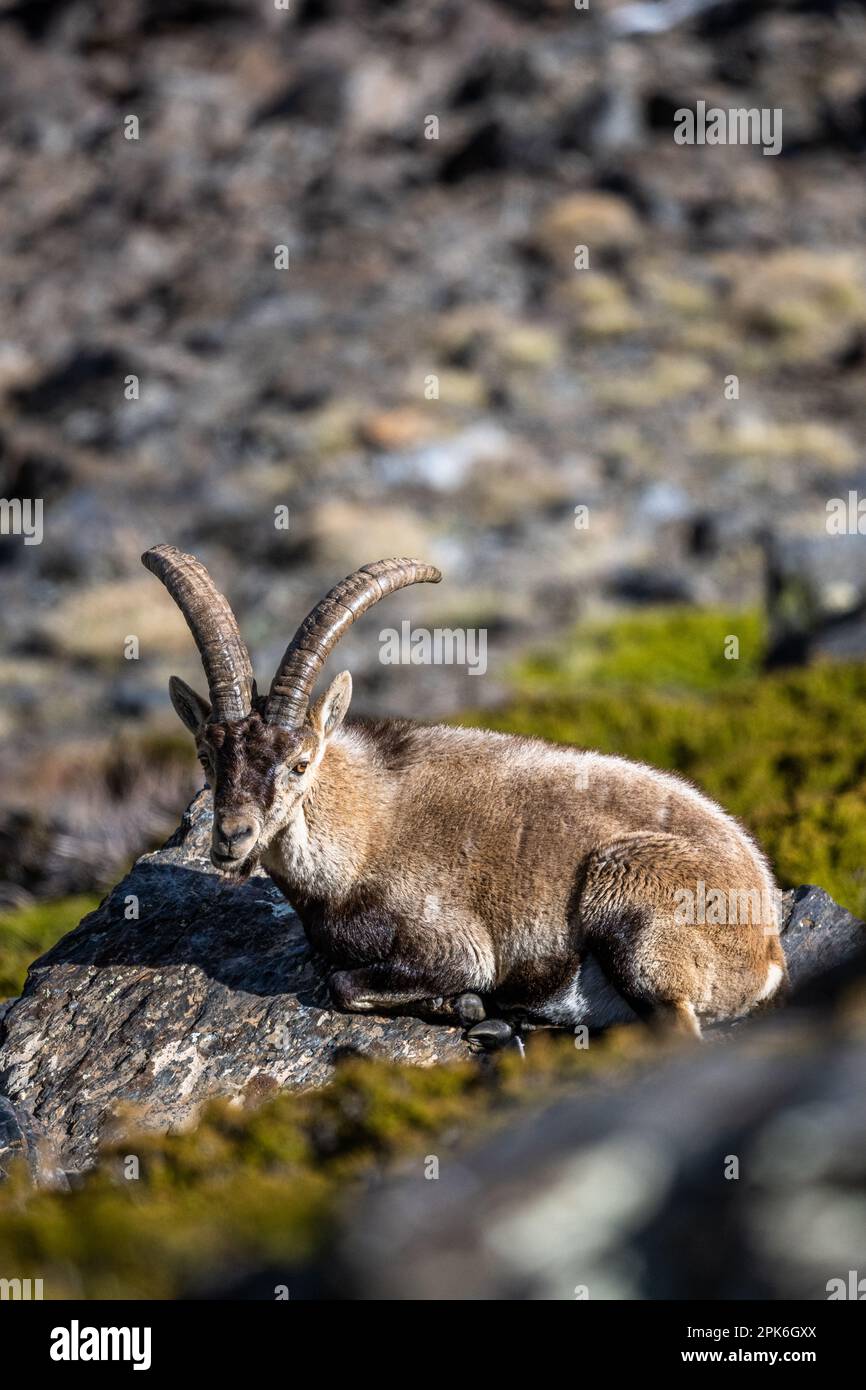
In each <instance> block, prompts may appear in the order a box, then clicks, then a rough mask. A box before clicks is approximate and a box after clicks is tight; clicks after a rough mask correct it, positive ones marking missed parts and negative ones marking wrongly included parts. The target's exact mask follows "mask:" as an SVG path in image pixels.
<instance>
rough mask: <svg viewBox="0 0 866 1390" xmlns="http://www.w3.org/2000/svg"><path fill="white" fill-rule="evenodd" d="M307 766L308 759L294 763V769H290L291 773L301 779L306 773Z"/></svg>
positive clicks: (308, 763)
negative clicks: (294, 773)
mask: <svg viewBox="0 0 866 1390" xmlns="http://www.w3.org/2000/svg"><path fill="white" fill-rule="evenodd" d="M309 766H310V760H309V758H303V759H302V760H301V762H299V763H295V765H294V767H293V768H292V772H296V773H297V775H298V776H299V777H303V775H304V773H305V772H306V770H307V768H308V767H309Z"/></svg>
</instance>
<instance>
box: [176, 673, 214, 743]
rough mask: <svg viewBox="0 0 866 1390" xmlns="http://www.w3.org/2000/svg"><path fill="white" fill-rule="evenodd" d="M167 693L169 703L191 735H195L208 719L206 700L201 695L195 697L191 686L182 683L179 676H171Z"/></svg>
mask: <svg viewBox="0 0 866 1390" xmlns="http://www.w3.org/2000/svg"><path fill="white" fill-rule="evenodd" d="M168 693H169V695H170V696H171V703H172V704H173V705H174V707H175V709H176V711H177V713H178V714H179V715H180V717H181V719H182V720H183V722H184V724H185V725H186V727H187V728H188V729H189V731H190V733H191V734H197V733H198V731H199V729H200V728H201V727H202V725H203V724H204V723H205V722H206V721H207V720H208V719H209V718H210V705H209V704H208V702H207V700H203V699H202V697H201V695H197V694H196V693H195V691H194V690H193V688H192V686H191V685H187V683H186V681H182V680H181V678H180V676H172V677H171V679H170V680H169V683H168Z"/></svg>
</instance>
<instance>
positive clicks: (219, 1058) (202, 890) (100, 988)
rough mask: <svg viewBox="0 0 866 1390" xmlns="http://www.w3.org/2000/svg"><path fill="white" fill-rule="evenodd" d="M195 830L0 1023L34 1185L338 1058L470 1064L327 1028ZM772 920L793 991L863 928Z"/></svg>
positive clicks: (311, 976) (142, 863)
mask: <svg viewBox="0 0 866 1390" xmlns="http://www.w3.org/2000/svg"><path fill="white" fill-rule="evenodd" d="M210 826H211V810H210V796H209V794H208V793H204V792H202V793H200V794H199V795H198V796H197V797H196V798H195V800H194V801H193V802H192V804H191V806H190V807H189V809H188V811H187V812H186V814H185V816H184V818H183V822H182V824H181V826H180V828H179V829H178V831H177V832H176V834H175V835H174V836H172V838H171V839H170V840H169V841H168V843H167V844H166V845H165V847H164V848H163V849H161V850H158V851H157V852H156V853H153V854H147V855H144V856H143V857H142V858H141V859H139V860H138V862H137V863H136V864H135V865H134V867H133V868H132V870H131V871H130V873H129V874H128V875H127V876H126V878H125V879H123V880H122V882H121V883H119V884H118V885H117V887H116V888H115V889H114V890H113V891H112V892H111V893H110V894H109V896H108V897H107V898H106V899H105V901H104V902H103V903H102V904H101V905H100V907H99V908H98V909H97V910H96V911H95V912H93V913H91V914H90V915H89V916H88V917H85V918H84V920H83V921H82V922H81V923H80V925H79V926H78V927H76V929H75V930H74V931H72V932H70V933H69V935H68V936H65V937H64V938H63V939H62V940H61V941H59V942H58V943H57V944H56V945H55V946H54V947H53V948H52V949H51V950H50V951H48V952H47V953H46V955H44V956H42V957H41V958H40V959H39V960H37V961H36V962H35V963H34V964H33V965H32V966H31V968H30V972H29V975H28V978H27V983H26V986H25V989H24V993H23V995H22V996H21V998H20V999H17V1000H15V1001H13V1002H12V1003H11V1005H7V1006H6V1007H5V1009H4V1011H3V1013H2V1014H0V1095H3V1096H5V1097H6V1098H7V1101H8V1106H9V1107H10V1109H9V1111H8V1112H4V1113H7V1128H8V1131H9V1133H10V1134H12V1133H13V1126H12V1120H11V1119H10V1118H8V1116H9V1115H10V1114H11V1113H12V1111H14V1115H15V1116H16V1117H17V1118H16V1121H15V1123H16V1124H17V1126H18V1131H20V1133H18V1137H17V1138H16V1137H14V1136H13V1138H12V1139H10V1140H9V1142H8V1144H7V1148H9V1150H10V1151H11V1148H12V1146H13V1144H14V1145H15V1146H17V1151H19V1152H26V1153H27V1154H28V1155H31V1168H32V1169H33V1171H34V1172H37V1175H41V1174H45V1173H53V1172H56V1171H58V1169H59V1170H62V1171H63V1172H66V1173H74V1172H79V1171H82V1170H84V1169H85V1168H87V1167H88V1166H90V1165H91V1164H92V1163H93V1161H94V1159H95V1156H96V1152H97V1149H98V1146H99V1143H100V1140H101V1139H102V1138H107V1137H110V1136H112V1135H114V1134H117V1133H120V1132H123V1126H128V1125H130V1124H136V1125H143V1126H145V1127H147V1128H154V1129H158V1130H162V1131H167V1130H169V1129H171V1128H176V1127H183V1126H185V1125H188V1124H190V1123H192V1122H193V1121H194V1120H195V1116H196V1113H197V1111H198V1109H199V1107H200V1105H201V1104H202V1102H203V1101H205V1100H208V1099H209V1098H211V1097H216V1096H222V1097H229V1098H231V1099H235V1100H237V1101H239V1102H245V1103H246V1102H256V1101H258V1100H261V1099H264V1098H266V1097H267V1096H269V1095H270V1094H272V1093H273V1092H275V1091H277V1090H304V1089H309V1088H312V1087H317V1086H322V1085H324V1084H325V1083H326V1082H327V1081H328V1080H329V1079H330V1078H331V1076H332V1075H333V1071H334V1067H335V1063H336V1062H337V1060H338V1059H339V1057H340V1055H341V1054H343V1055H346V1054H351V1053H354V1054H356V1055H357V1054H365V1055H373V1056H378V1057H381V1058H384V1059H387V1060H390V1061H395V1062H409V1063H416V1064H418V1065H422V1066H428V1065H431V1064H433V1063H436V1062H440V1061H448V1060H451V1059H455V1058H465V1057H468V1056H469V1055H470V1054H469V1051H468V1048H467V1045H466V1043H465V1041H464V1040H463V1037H462V1034H461V1032H460V1031H459V1030H458V1029H455V1028H450V1027H445V1026H442V1025H434V1024H431V1023H429V1022H425V1021H423V1020H421V1019H417V1018H412V1017H406V1016H400V1017H382V1016H367V1017H365V1016H362V1015H347V1014H340V1013H337V1012H335V1011H334V1010H333V1009H332V1008H331V1007H330V1006H329V1002H328V996H327V986H326V979H327V973H328V972H327V966H326V964H325V963H324V962H322V961H320V960H317V959H316V958H315V956H314V955H313V953H312V952H311V950H310V947H309V945H308V944H307V940H306V937H305V936H304V933H303V930H302V928H301V925H300V922H299V921H298V918H297V917H296V915H295V914H294V912H293V911H292V909H291V907H290V906H289V905H288V903H287V902H286V901H285V899H284V898H283V897H282V895H281V894H280V892H279V891H278V889H277V888H276V887H275V886H274V885H273V884H272V883H271V881H270V879H268V878H267V877H266V876H265V875H264V874H261V873H258V874H255V875H253V876H252V877H251V878H250V879H249V880H248V881H247V882H245V883H242V884H233V883H231V882H229V881H227V880H226V879H225V878H223V877H222V876H221V875H220V874H219V873H218V872H217V871H216V870H215V869H214V868H213V867H212V865H211V863H210V859H209V853H208V849H209V839H210ZM784 911H785V919H786V922H785V930H784V936H783V940H784V942H785V945H786V951H787V953H788V957H789V964H790V969H791V975H792V981H793V984H794V987H795V991H796V990H797V989H800V988H805V987H807V986H812V985H813V984H814V981H815V980H816V978H818V977H821V978H823V977H824V975H825V974H826V972H827V970H828V969H829V968H831V967H836V968H844V963H845V962H846V961H849V960H850V959H851V958H852V957H853V956H854V955H855V954H856V953H857V951H858V949H859V947H860V944H861V941H862V938H863V935H864V932H863V927H862V926H861V924H860V923H858V922H857V921H856V920H855V919H854V918H853V917H851V915H850V914H849V913H847V912H845V910H844V909H842V908H840V907H838V906H837V905H836V904H835V903H833V901H832V900H831V899H830V898H829V897H828V896H827V895H826V893H823V892H822V891H821V890H820V889H817V888H801V889H798V890H797V891H796V892H795V893H792V894H788V895H786V897H785V909H784ZM26 1136H29V1139H27V1138H26ZM28 1145H29V1147H28ZM40 1146H41V1147H40ZM37 1148H39V1151H40V1153H43V1154H48V1157H47V1158H43V1159H42V1160H41V1163H37V1162H36V1160H35V1158H34V1157H32V1156H33V1155H35V1153H36V1150H37ZM0 1158H2V1154H0Z"/></svg>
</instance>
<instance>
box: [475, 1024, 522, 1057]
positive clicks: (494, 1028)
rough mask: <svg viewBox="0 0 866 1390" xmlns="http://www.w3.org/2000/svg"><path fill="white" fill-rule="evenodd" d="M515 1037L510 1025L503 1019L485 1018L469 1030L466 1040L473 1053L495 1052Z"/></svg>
mask: <svg viewBox="0 0 866 1390" xmlns="http://www.w3.org/2000/svg"><path fill="white" fill-rule="evenodd" d="M513 1037H514V1030H513V1028H512V1027H511V1024H510V1023H506V1022H505V1020H504V1019H502V1018H485V1020H484V1022H483V1023H476V1024H475V1025H474V1027H472V1028H470V1029H469V1032H468V1033H467V1034H466V1039H467V1041H468V1043H469V1046H470V1048H471V1049H472V1051H473V1052H495V1051H496V1049H497V1048H499V1047H504V1046H505V1044H506V1043H507V1042H510V1041H511V1039H512V1038H513Z"/></svg>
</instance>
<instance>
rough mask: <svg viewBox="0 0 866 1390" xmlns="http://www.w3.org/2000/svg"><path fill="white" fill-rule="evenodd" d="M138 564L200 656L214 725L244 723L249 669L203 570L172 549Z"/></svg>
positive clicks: (160, 549) (229, 617) (232, 621)
mask: <svg viewBox="0 0 866 1390" xmlns="http://www.w3.org/2000/svg"><path fill="white" fill-rule="evenodd" d="M141 562H142V564H143V565H144V566H145V567H146V568H147V569H149V570H150V572H151V574H155V575H156V577H157V579H159V580H160V581H161V582H162V583H163V584H164V585H165V587H166V588H167V589H168V592H169V593H170V594H171V596H172V598H173V599H174V601H175V603H176V604H177V606H178V608H179V609H180V611H181V613H182V614H183V616H184V618H185V619H186V623H187V626H188V627H189V630H190V632H191V633H192V635H193V637H194V639H195V644H196V646H197V647H198V649H199V653H200V655H201V660H202V665H203V666H204V673H205V676H206V678H207V685H208V693H209V697H210V702H211V719H212V720H213V722H214V723H215V724H224V723H226V724H227V723H232V722H233V721H235V720H238V719H244V718H245V717H246V716H247V715H248V714H249V712H250V708H251V704H252V693H253V669H252V666H251V664H250V657H249V652H248V651H247V649H246V646H245V645H244V642H243V639H242V638H241V634H240V630H239V628H238V624H237V619H236V618H235V615H234V613H233V612H232V610H231V608H230V607H229V604H228V602H227V600H226V599H225V598H223V596H222V594H221V593H220V591H219V589H218V588H217V587H216V585H215V584H214V582H213V580H212V579H211V577H210V575H209V574H208V572H207V570H206V569H205V567H204V565H203V564H201V562H200V561H199V560H197V559H196V558H195V556H194V555H185V554H184V553H183V551H182V550H178V549H177V548H176V547H175V546H173V545H155V546H152V547H151V549H150V550H147V551H145V553H144V554H143V555H142V557H141Z"/></svg>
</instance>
